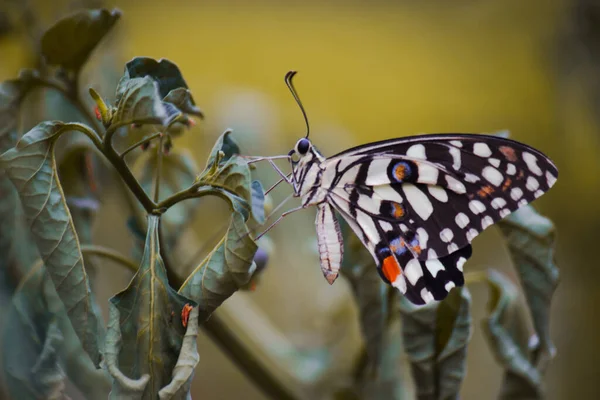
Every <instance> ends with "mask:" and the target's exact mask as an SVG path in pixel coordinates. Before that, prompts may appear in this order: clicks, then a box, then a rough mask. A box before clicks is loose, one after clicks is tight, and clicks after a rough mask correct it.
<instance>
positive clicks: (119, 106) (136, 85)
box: [112, 76, 169, 126]
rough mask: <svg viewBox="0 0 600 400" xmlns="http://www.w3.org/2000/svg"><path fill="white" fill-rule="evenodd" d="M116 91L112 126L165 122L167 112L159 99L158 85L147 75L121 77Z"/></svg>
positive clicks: (167, 115) (162, 123) (167, 116)
mask: <svg viewBox="0 0 600 400" xmlns="http://www.w3.org/2000/svg"><path fill="white" fill-rule="evenodd" d="M117 93H118V95H117V100H116V106H115V107H116V109H115V111H114V115H113V117H112V125H113V126H123V125H129V124H133V123H135V124H161V125H165V124H166V123H167V120H168V118H169V114H168V113H167V109H166V108H165V106H164V104H163V103H162V101H161V98H160V95H159V93H158V85H157V84H156V82H154V81H153V80H152V78H150V77H149V76H147V77H144V78H134V79H125V80H123V79H121V82H119V86H118V88H117Z"/></svg>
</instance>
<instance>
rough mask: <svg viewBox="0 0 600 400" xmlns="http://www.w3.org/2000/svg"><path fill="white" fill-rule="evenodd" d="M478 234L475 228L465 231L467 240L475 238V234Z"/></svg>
mask: <svg viewBox="0 0 600 400" xmlns="http://www.w3.org/2000/svg"><path fill="white" fill-rule="evenodd" d="M478 234H479V232H477V230H476V229H473V228H471V229H469V231H468V232H467V240H468V241H469V242H471V240H473V239H475V236H477V235H478Z"/></svg>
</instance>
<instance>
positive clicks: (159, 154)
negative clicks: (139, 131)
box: [154, 134, 164, 203]
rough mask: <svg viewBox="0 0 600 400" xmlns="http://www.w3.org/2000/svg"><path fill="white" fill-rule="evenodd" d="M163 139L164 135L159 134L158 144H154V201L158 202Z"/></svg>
mask: <svg viewBox="0 0 600 400" xmlns="http://www.w3.org/2000/svg"><path fill="white" fill-rule="evenodd" d="M163 139H164V137H163V136H162V134H161V136H160V140H159V141H158V146H156V176H155V178H154V202H155V203H158V199H159V198H160V178H162V176H161V175H162V161H163V148H162V147H163Z"/></svg>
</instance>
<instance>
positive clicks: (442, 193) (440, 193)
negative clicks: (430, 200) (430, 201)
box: [427, 185, 448, 203]
mask: <svg viewBox="0 0 600 400" xmlns="http://www.w3.org/2000/svg"><path fill="white" fill-rule="evenodd" d="M427 190H429V194H430V195H432V196H433V197H435V198H436V199H437V200H439V201H441V202H442V203H445V202H447V201H448V193H447V192H446V189H444V188H443V187H440V186H432V185H429V186H427Z"/></svg>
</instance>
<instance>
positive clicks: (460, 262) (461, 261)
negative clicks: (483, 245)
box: [456, 257, 467, 272]
mask: <svg viewBox="0 0 600 400" xmlns="http://www.w3.org/2000/svg"><path fill="white" fill-rule="evenodd" d="M466 262H467V259H466V258H464V257H460V258H459V259H458V261H457V262H456V268H457V269H458V270H459V271H460V272H463V266H464V265H465V263H466Z"/></svg>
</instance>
